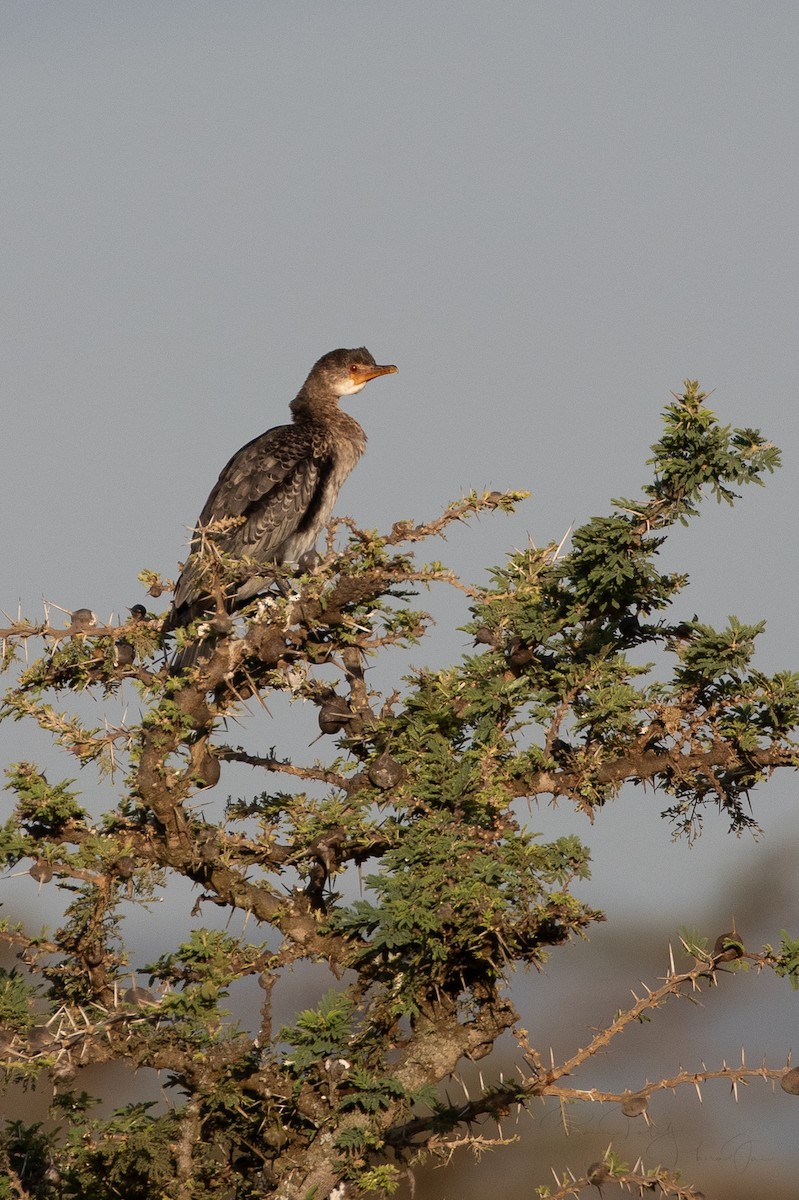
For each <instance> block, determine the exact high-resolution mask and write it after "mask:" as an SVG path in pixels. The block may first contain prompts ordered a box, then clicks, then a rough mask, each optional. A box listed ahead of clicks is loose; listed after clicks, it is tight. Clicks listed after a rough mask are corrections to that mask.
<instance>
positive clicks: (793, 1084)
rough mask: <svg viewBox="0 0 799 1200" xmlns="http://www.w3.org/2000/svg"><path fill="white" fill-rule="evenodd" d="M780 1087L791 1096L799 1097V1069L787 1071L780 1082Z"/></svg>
mask: <svg viewBox="0 0 799 1200" xmlns="http://www.w3.org/2000/svg"><path fill="white" fill-rule="evenodd" d="M780 1087H781V1088H782V1090H783V1091H784V1092H787V1093H788V1095H789V1096H799V1067H792V1068H791V1069H790V1071H786V1072H785V1074H784V1075H783V1077H782V1079H781V1080H780Z"/></svg>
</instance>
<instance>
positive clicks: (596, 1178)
mask: <svg viewBox="0 0 799 1200" xmlns="http://www.w3.org/2000/svg"><path fill="white" fill-rule="evenodd" d="M585 1174H586V1177H587V1179H588V1182H589V1183H593V1185H594V1187H599V1185H600V1184H601V1183H604V1182H605V1180H606V1179H609V1178H610V1172H609V1171H608V1169H607V1167H606V1166H605V1164H604V1163H603V1162H593V1163H591V1166H590V1167H589V1168H588V1170H587V1171H586V1173H585Z"/></svg>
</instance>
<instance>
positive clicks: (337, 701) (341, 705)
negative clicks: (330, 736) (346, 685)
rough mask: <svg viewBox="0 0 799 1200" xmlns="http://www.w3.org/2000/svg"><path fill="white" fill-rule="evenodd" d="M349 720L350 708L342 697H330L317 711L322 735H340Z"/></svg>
mask: <svg viewBox="0 0 799 1200" xmlns="http://www.w3.org/2000/svg"><path fill="white" fill-rule="evenodd" d="M351 720H352V713H351V712H350V706H349V704H348V703H347V701H346V700H345V699H344V697H343V696H331V697H330V698H329V699H328V700H325V702H324V704H323V705H322V707H321V708H320V710H319V728H320V729H321V730H322V733H341V730H342V729H346V728H347V726H348V725H349V723H350V721H351Z"/></svg>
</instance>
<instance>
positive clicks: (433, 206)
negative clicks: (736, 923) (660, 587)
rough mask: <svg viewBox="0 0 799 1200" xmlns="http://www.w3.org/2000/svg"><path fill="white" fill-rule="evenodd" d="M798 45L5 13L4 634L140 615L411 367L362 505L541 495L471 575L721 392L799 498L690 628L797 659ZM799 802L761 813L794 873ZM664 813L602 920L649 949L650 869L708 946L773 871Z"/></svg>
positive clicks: (450, 25) (705, 29)
mask: <svg viewBox="0 0 799 1200" xmlns="http://www.w3.org/2000/svg"><path fill="white" fill-rule="evenodd" d="M797 46H799V6H797V5H795V4H794V3H773V2H772V3H769V4H761V3H755V2H751V3H740V2H738V0H724V2H723V3H721V2H718V0H703V2H702V3H683V2H679V0H670V3H668V4H655V3H651V2H650V3H645V2H640V3H630V2H618V3H588V2H583V3H576V2H571V0H552V2H551V3H539V2H535V0H525V2H518V3H517V2H511V0H492V3H476V2H473V0H452V2H445V3H430V2H429V0H427V2H424V3H421V2H414V0H403V2H402V3H399V4H396V3H394V4H389V3H382V2H366V0H363V2H360V3H354V2H349V0H342V2H333V3H330V2H324V3H323V2H318V3H309V2H302V3H272V2H263V0H261V2H258V3H255V2H241V0H228V2H227V3H218V2H214V3H209V2H204V0H192V2H191V3H188V2H185V0H170V2H169V3H168V4H164V3H160V2H159V3H144V2H139V0H126V2H125V3H112V2H106V3H73V2H71V0H70V2H65V0H59V2H55V0H36V3H28V2H21V0H5V3H4V5H3V6H2V11H0V78H1V79H2V84H0V88H1V89H2V107H1V108H0V150H1V151H2V161H3V179H2V208H1V209H0V238H2V261H3V270H2V284H0V287H2V295H3V325H4V346H3V350H2V360H1V361H0V389H1V395H2V413H3V416H2V430H3V434H2V439H0V473H1V474H2V479H3V506H2V507H3V543H4V555H3V562H4V570H3V573H2V580H0V606H2V607H3V608H5V609H7V610H9V611H10V610H14V609H15V608H16V605H17V602H18V600H21V602H22V604H23V608H24V610H25V611H26V612H28V613H29V614H30V615H33V616H35V615H36V614H37V612H40V611H41V598H42V597H43V596H44V597H46V598H47V599H49V600H53V601H56V602H57V603H59V604H62V605H63V606H64V607H65V608H73V607H78V606H80V605H88V606H90V607H92V608H94V609H95V610H97V611H98V613H100V614H101V615H102V616H103V617H105V616H107V615H108V614H109V613H110V612H111V611H114V612H116V613H120V612H121V611H122V610H123V609H124V608H125V606H126V605H130V604H133V603H134V602H136V601H138V600H140V599H141V598H142V597H141V589H140V586H139V585H138V583H137V581H136V574H137V572H138V570H139V569H140V568H141V567H143V566H148V567H151V568H154V569H157V570H160V571H162V572H163V573H164V574H166V575H170V574H172V573H173V572H174V570H175V564H176V562H177V560H178V559H179V558H180V557H181V556H182V553H183V546H184V543H185V539H186V536H187V529H188V527H189V526H190V525H191V524H192V522H193V521H194V519H195V518H196V516H197V514H198V512H199V510H200V507H201V505H202V503H203V501H204V499H205V497H206V495H207V492H208V490H209V489H210V486H211V484H212V483H213V482H214V480H215V478H216V475H217V473H218V471H219V469H220V468H221V466H222V465H223V464H224V462H225V461H226V460H227V458H228V457H229V456H230V454H231V453H232V452H233V451H234V450H236V449H237V448H238V446H240V445H241V444H242V443H243V442H245V441H247V440H248V439H249V438H250V437H252V436H254V435H255V434H257V433H259V432H261V431H262V430H263V429H266V428H268V427H269V426H271V425H274V424H277V423H282V422H283V421H284V420H285V419H286V412H287V409H286V406H287V404H288V402H289V401H290V399H291V398H292V396H293V395H294V394H295V392H296V391H297V389H298V387H299V385H300V384H301V382H302V380H303V378H304V376H305V374H306V372H307V370H308V369H309V367H310V366H311V364H312V363H313V361H314V360H315V359H316V358H317V357H318V356H319V355H320V354H322V353H324V352H325V351H327V350H330V349H332V348H333V347H335V346H339V345H345V346H352V345H360V344H366V345H367V346H368V347H369V348H370V349H371V350H372V352H373V353H374V354H375V356H376V357H377V359H378V360H379V361H390V362H396V363H397V364H398V365H399V368H400V373H399V374H398V375H397V376H396V377H393V378H391V379H386V380H380V381H378V382H376V383H374V384H372V385H370V387H369V388H368V389H367V390H366V391H365V392H364V393H363V394H362V395H361V396H359V397H356V398H354V399H353V401H352V402H351V403H350V404H349V405H348V407H349V410H350V411H351V412H352V413H353V414H354V415H355V416H356V417H358V419H359V420H361V421H362V423H363V425H364V427H365V429H366V431H367V434H368V436H369V449H368V453H367V456H366V458H365V459H364V460H363V462H362V463H361V464H360V466H359V467H358V470H357V471H356V473H355V474H354V476H353V477H352V479H351V480H350V481H349V482H348V484H347V485H346V488H345V490H344V492H343V493H342V496H341V499H340V502H339V505H338V511H339V512H342V513H349V514H351V515H352V516H354V517H355V518H356V520H358V521H359V522H360V523H361V524H363V525H366V526H369V527H371V526H381V527H387V526H388V525H390V524H391V523H392V522H393V521H394V520H396V519H398V518H400V517H406V516H413V517H416V518H420V519H421V518H424V517H427V516H432V515H435V514H436V513H437V512H438V511H440V510H441V508H442V507H443V506H444V505H445V504H446V503H447V502H448V501H449V500H450V499H453V498H455V497H457V496H458V495H460V494H461V493H462V492H463V491H466V490H468V489H470V488H472V487H477V488H481V487H484V486H485V487H491V488H496V487H509V488H511V487H518V488H525V489H529V490H530V491H531V492H532V493H533V496H532V499H531V500H530V501H529V502H528V503H527V504H526V505H525V506H524V507H523V508H522V509H521V510H520V512H519V514H518V515H517V516H516V517H514V518H510V519H508V518H500V517H497V518H495V519H491V520H488V519H486V520H484V521H483V522H481V524H480V525H479V527H478V529H477V531H476V532H475V534H474V535H473V536H472V535H466V534H465V533H460V532H459V533H457V534H456V535H455V536H453V538H452V540H451V542H450V543H449V545H448V546H436V547H435V548H434V549H433V550H431V552H430V553H431V554H433V553H435V554H440V555H441V556H442V557H445V556H446V555H447V554H448V553H449V554H450V555H451V559H452V560H453V562H454V565H455V566H458V567H460V568H462V569H463V570H464V572H465V573H466V574H467V575H471V576H473V577H478V576H479V574H480V571H481V569H482V567H484V566H486V565H488V564H490V563H492V562H494V561H499V560H500V559H501V558H502V555H503V553H504V551H505V550H506V549H507V548H508V547H510V546H511V545H513V544H517V545H521V544H523V543H524V542H525V541H526V539H527V537H528V535H529V536H532V538H533V539H534V540H535V541H536V542H537V543H539V544H541V543H545V542H547V541H549V540H551V539H556V540H559V539H560V537H561V536H562V535H563V533H564V532H565V531H566V529H567V528H568V526H569V525H570V524H571V523H572V522H574V521H578V522H579V521H581V520H583V519H585V518H586V517H588V516H589V515H591V514H592V513H594V512H601V511H605V510H606V508H607V501H608V498H609V497H610V496H616V495H625V494H630V493H632V492H634V490H635V489H636V487H637V486H638V485H639V484H640V483H641V482H643V481H645V479H646V472H645V469H644V466H643V463H644V459H645V458H646V456H647V451H648V447H649V445H650V443H651V442H652V441H654V440H655V438H656V437H657V436H658V433H659V428H660V426H659V421H658V413H659V410H660V408H661V407H662V405H663V404H664V403H665V402H666V401H667V399H668V394H669V391H670V390H671V389H677V388H679V386H680V384H681V382H682V380H683V379H684V378H685V377H692V378H698V379H700V380H701V381H702V383H703V384H704V385H705V386H706V387H707V388H708V389H711V388H712V389H715V395H714V398H713V401H712V404H713V405H715V406H716V408H717V410H718V411H719V412H720V414H721V415H722V418H723V420H725V421H730V422H733V423H739V424H754V425H759V426H761V427H762V428H763V429H764V431H765V432H766V433H767V434H768V435H769V436H771V437H772V438H773V440H775V441H776V442H778V443H779V444H780V445H781V446H782V447H783V449H784V451H785V467H784V469H783V471H782V472H781V473H780V475H779V476H778V477H777V478H775V479H774V480H772V481H771V482H770V483H769V486H768V488H767V489H766V490H765V491H761V490H759V489H758V490H757V491H756V492H751V491H750V492H749V493H748V494H747V495H746V496H745V497H744V499H743V501H742V503H741V504H740V506H739V508H737V509H736V510H735V511H734V512H730V511H729V510H726V509H725V510H715V509H713V510H710V509H708V510H707V511H706V513H705V515H703V517H702V519H701V521H700V522H699V523H698V525H697V526H696V527H695V528H694V529H693V530H691V531H689V532H688V533H683V532H680V533H679V534H678V535H677V536H676V537H675V539H674V541H673V544H672V546H670V547H668V548H667V549H666V550H665V551H664V563H667V564H668V565H669V566H672V567H675V568H680V569H682V568H687V569H688V570H690V572H691V575H692V579H693V585H692V588H691V590H690V592H689V594H688V595H687V596H686V600H685V615H688V616H690V615H692V614H693V613H694V612H698V613H699V614H700V615H701V616H703V617H705V618H707V619H709V620H712V621H718V622H720V621H723V619H724V617H725V616H726V614H727V613H728V612H736V613H737V614H738V615H739V616H740V617H741V618H742V619H744V620H756V619H759V618H760V617H766V618H767V619H768V621H769V628H768V633H767V635H766V637H765V639H764V642H763V651H762V657H761V663H762V665H763V666H764V667H766V668H768V669H776V668H778V667H781V666H791V667H796V666H797V665H799V663H798V660H799V656H798V655H797V653H796V649H795V645H794V636H793V635H794V627H795V607H796V605H795V599H794V594H795V590H796V579H797V572H796V565H795V559H796V546H797V529H796V521H795V516H794V510H795V495H796V486H797V475H798V474H799V416H797V406H796V399H795V397H796V389H797V378H799V351H798V350H797V327H799V313H798V312H797V276H798V272H797V268H798V267H799V232H798V231H799V221H798V220H797V209H798V205H797V198H798V197H797V193H798V192H799V164H798V163H797V129H799V86H798V85H797V69H796V53H797ZM434 603H435V604H437V605H439V610H438V611H439V614H440V615H441V616H442V617H443V618H444V619H446V615H447V613H448V612H451V611H453V610H451V609H448V607H447V605H448V604H449V601H448V600H443V601H442V600H435V601H434ZM461 616H462V614H461ZM461 616H459V619H461ZM463 644H464V639H463V637H462V635H459V634H456V635H454V636H453V635H451V634H450V635H447V637H446V638H445V637H443V634H442V642H441V644H440V645H441V647H443V649H441V648H440V649H439V650H438V651H437V650H436V648H435V647H434V646H433V647H432V648H431V650H430V652H429V653H428V652H425V651H423V650H420V651H419V652H418V654H417V655H416V656H415V659H414V661H416V662H424V661H426V660H429V659H430V658H431V657H433V656H435V655H436V654H437V653H442V654H443V653H444V652H446V653H450V652H451V651H452V650H453V649H454V650H455V651H457V649H458V648H459V647H461V646H462V645H463ZM264 736H266V734H264ZM15 737H16V733H15ZM7 744H8V737H7V735H5V736H4V741H3V746H4V748H5V746H6V745H7ZM13 756H17V757H19V750H18V743H17V742H16V741H14V742H13V744H12V745H11V747H10V748H9V749H8V750H7V751H6V750H5V749H4V759H7V758H8V757H13ZM794 792H795V788H794V783H793V780H792V779H784V780H782V781H780V783H779V784H775V785H772V786H771V787H770V788H768V789H764V790H763V791H762V792H761V793H760V796H759V797H758V799H757V806H758V807H757V810H756V811H757V815H759V816H760V817H761V818H762V819H763V821H764V823H765V825H766V829H767V834H766V844H767V845H770V846H772V847H773V846H775V845H776V844H778V843H779V842H782V841H784V840H785V839H786V838H787V837H789V836H793V835H792V834H790V833H789V831H790V830H792V829H793V828H794V827H795V823H796V819H795V795H794ZM642 805H645V806H646V811H645V813H644V814H643V815H641V814H640V809H641V806H642ZM660 807H661V804H660V803H659V801H658V800H657V798H654V799H653V797H652V796H651V794H648V795H647V796H646V797H642V796H641V795H640V794H639V793H637V792H636V793H633V794H632V796H631V797H630V798H629V800H628V803H627V804H626V805H623V804H620V805H618V806H617V811H615V812H614V813H612V814H607V817H606V819H604V820H603V822H601V823H600V824H601V829H599V831H598V833H597V834H596V835H593V834H592V835H591V840H592V844H593V845H594V848H595V855H596V880H597V884H598V888H599V889H600V890H601V892H602V895H597V896H595V897H594V900H595V902H596V903H600V904H603V903H604V904H606V905H607V907H608V908H609V910H612V911H613V913H614V915H615V916H616V917H617V919H621V918H622V916H623V913H624V905H625V900H628V899H629V895H630V891H629V888H627V889H626V890H625V892H624V893H623V894H617V893H614V891H613V890H609V889H612V885H613V883H614V880H615V879H616V878H617V877H618V874H619V853H620V852H621V853H622V854H623V856H624V860H625V869H630V870H633V869H635V870H639V871H640V876H639V878H640V884H641V888H642V889H643V886H644V884H646V888H647V890H646V894H645V895H643V893H641V895H639V897H638V898H637V900H636V904H639V903H641V904H645V905H649V906H650V907H651V908H652V909H653V911H654V910H657V911H658V912H659V913H662V914H663V920H664V921H665V923H666V925H667V926H669V927H672V926H673V924H676V923H677V921H679V920H685V919H687V917H690V915H691V914H690V913H687V914H686V912H685V911H683V910H684V907H685V905H686V903H688V902H690V905H691V906H692V908H694V909H696V907H697V906H698V915H697V916H696V923H701V914H702V904H703V903H705V902H707V904H709V905H710V904H715V903H716V901H717V896H718V893H719V889H720V888H721V886H722V885H721V881H719V882H718V884H717V883H716V882H714V880H715V879H716V876H717V874H718V864H719V863H720V862H723V863H724V865H725V873H724V874H725V880H726V881H727V882H729V879H730V878H731V876H733V875H734V874H735V873H736V872H744V871H745V870H746V869H747V864H748V863H749V862H750V860H751V855H752V845H751V843H750V842H748V841H746V840H744V841H739V842H734V843H729V844H728V843H727V842H726V841H725V839H724V838H722V836H721V831H720V830H719V831H710V832H709V834H708V836H707V837H706V838H705V839H704V840H703V841H702V842H701V843H700V844H699V846H698V847H696V848H695V849H694V850H692V851H690V852H688V851H687V849H685V848H683V849H677V850H674V851H672V850H671V849H670V847H669V845H668V841H667V838H668V835H667V831H666V830H665V829H664V828H662V827H661V826H660V825H659V823H658V822H657V820H655V817H654V816H653V814H656V813H657V812H658V811H659V809H660ZM546 823H547V826H548V828H549V826H550V825H551V826H552V828H556V827H557V828H565V827H568V828H572V827H575V828H576V827H577V825H576V823H575V820H574V818H572V817H571V816H570V815H569V814H567V813H565V812H564V811H563V810H559V811H558V813H557V814H556V816H555V818H554V822H553V820H552V819H550V818H547V821H546ZM535 824H536V825H537V826H539V827H540V825H541V822H539V821H538V819H537V818H536V821H535ZM582 832H583V833H585V834H586V835H587V834H588V830H587V829H582ZM650 845H651V846H652V847H653V849H654V853H652V854H648V853H646V851H645V849H644V848H645V847H647V846H650ZM755 852H756V853H757V851H755ZM722 854H723V856H724V857H723V859H722V857H721V856H722ZM671 855H673V856H674V857H670V856H671ZM631 864H634V865H631ZM675 871H681V872H682V876H681V877H680V882H679V886H678V887H677V888H675V887H674V879H675ZM675 893H676V894H675ZM614 895H615V896H616V899H615V900H614V899H613V897H614ZM730 903H732V900H731V901H730ZM681 906H682V907H681ZM672 910H673V917H672V915H670V914H672ZM791 915H792V916H793V917H794V919H795V921H796V924H797V926H799V920H797V918H799V913H797V912H796V911H794V913H793V914H790V913H783V914H780V917H781V919H782V920H787V919H788V918H789V917H790V916H791ZM738 916H739V919H740V914H738ZM670 922H671V925H670V924H669V923H670ZM778 932H779V931H778V929H775V930H771V931H769V933H766V932H765V931H758V936H760V937H766V936H771V937H772V938H776V937H778ZM786 997H787V993H786ZM787 1003H789V1004H790V997H787ZM794 1007H795V1004H794Z"/></svg>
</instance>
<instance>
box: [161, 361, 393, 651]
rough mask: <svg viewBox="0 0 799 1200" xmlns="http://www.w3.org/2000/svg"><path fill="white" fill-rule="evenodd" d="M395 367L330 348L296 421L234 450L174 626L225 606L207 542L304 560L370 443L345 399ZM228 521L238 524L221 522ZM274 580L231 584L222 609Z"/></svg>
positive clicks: (279, 559) (297, 404) (204, 521)
mask: <svg viewBox="0 0 799 1200" xmlns="http://www.w3.org/2000/svg"><path fill="white" fill-rule="evenodd" d="M396 369H397V368H396V367H394V366H385V367H381V366H378V365H377V363H376V362H375V360H374V359H373V358H372V355H371V354H370V353H369V351H368V350H367V349H366V348H365V347H363V346H361V347H360V349H357V350H331V352H330V353H329V354H325V355H324V356H323V357H322V358H320V359H319V361H318V362H317V363H316V364H315V365H314V367H313V368H312V370H311V373H310V374H309V376H308V378H307V379H306V380H305V383H304V384H303V385H302V387H301V388H300V391H299V392H298V394H297V396H296V398H295V399H294V400H292V402H291V413H292V424H291V425H279V426H278V427H277V428H276V429H270V430H268V431H267V432H266V433H262V434H261V435H260V436H259V437H256V438H253V440H252V441H251V442H248V443H247V445H246V446H242V448H241V450H239V451H238V453H237V454H234V455H233V457H232V458H231V460H230V462H229V463H228V464H227V466H226V467H225V468H224V470H223V471H222V474H221V475H220V476H219V479H218V480H217V482H216V484H215V486H214V488H213V490H212V492H211V495H210V496H209V497H208V499H207V500H206V502H205V507H204V508H203V510H202V512H201V513H200V518H199V520H198V522H197V527H196V529H195V531H194V536H193V538H192V542H191V554H190V555H189V559H188V562H187V563H186V565H185V567H184V568H183V573H182V575H181V576H180V579H179V580H178V582H177V586H176V587H175V598H174V601H173V604H172V610H171V612H170V613H169V616H168V617H167V618H166V621H165V622H164V631H165V632H166V631H168V630H170V629H175V628H177V627H178V626H180V625H187V624H189V622H191V621H193V620H196V618H197V617H200V616H202V615H203V614H204V613H209V614H210V613H214V612H217V611H219V608H220V598H219V597H215V596H212V595H211V594H210V592H209V587H210V580H209V573H208V569H207V566H205V567H204V565H203V562H202V558H201V553H200V552H201V548H202V545H203V541H204V540H205V539H208V540H209V541H211V542H213V544H214V545H215V546H216V547H217V548H218V549H219V550H220V551H221V552H222V553H223V554H224V555H227V556H229V557H231V558H233V559H241V558H248V559H251V560H254V561H255V562H256V563H263V564H264V565H265V566H266V565H267V564H278V565H280V564H282V563H294V562H298V561H299V560H300V559H301V558H302V556H303V555H304V554H307V553H308V552H309V551H311V550H312V549H313V547H314V546H315V544H316V540H317V538H318V536H319V534H320V533H321V531H322V529H323V528H324V527H325V525H326V524H327V522H328V521H329V519H330V514H331V512H332V510H333V505H334V504H335V502H336V497H337V496H338V494H339V491H340V490H341V485H342V484H343V483H344V480H345V479H346V478H347V476H348V475H349V473H350V471H351V470H352V469H353V467H354V466H355V464H356V463H357V461H358V459H359V458H360V457H361V455H362V454H363V452H364V449H365V448H366V434H365V433H364V431H363V430H362V429H361V427H360V425H359V424H358V422H357V421H355V420H353V418H352V417H350V416H348V415H347V413H344V412H342V411H341V409H340V408H339V400H340V398H341V397H342V396H352V395H354V394H355V393H356V392H360V391H361V389H362V388H363V387H364V386H365V385H366V384H367V383H368V382H369V380H370V379H375V378H376V377H377V376H378V375H388V374H392V373H393V372H395V371H396ZM226 521H229V522H230V524H229V527H225V526H224V525H223V524H222V523H223V522H226ZM209 526H211V527H212V528H211V529H210V530H208V527H209ZM214 526H216V528H214ZM206 530H208V532H206ZM270 581H271V580H270V576H269V575H268V574H266V575H263V576H262V575H257V576H254V577H253V576H250V577H249V578H246V579H244V580H243V582H242V583H241V584H240V586H238V587H236V585H235V584H233V585H230V587H229V588H228V591H227V593H226V594H225V595H224V597H223V598H222V605H221V607H222V608H223V610H225V611H228V612H230V611H231V610H232V609H234V608H236V607H238V606H240V605H241V604H244V603H246V601H247V600H250V599H252V597H253V596H256V595H257V594H258V593H259V592H261V591H263V590H264V588H265V587H267V586H268V584H269V583H270ZM198 650H199V643H195V644H194V645H192V646H188V647H186V648H185V649H184V650H182V651H179V652H178V654H177V655H176V656H175V659H174V662H173V664H172V667H173V670H175V671H181V670H185V669H186V668H187V667H189V666H192V665H194V664H195V663H196V662H197V660H198Z"/></svg>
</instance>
